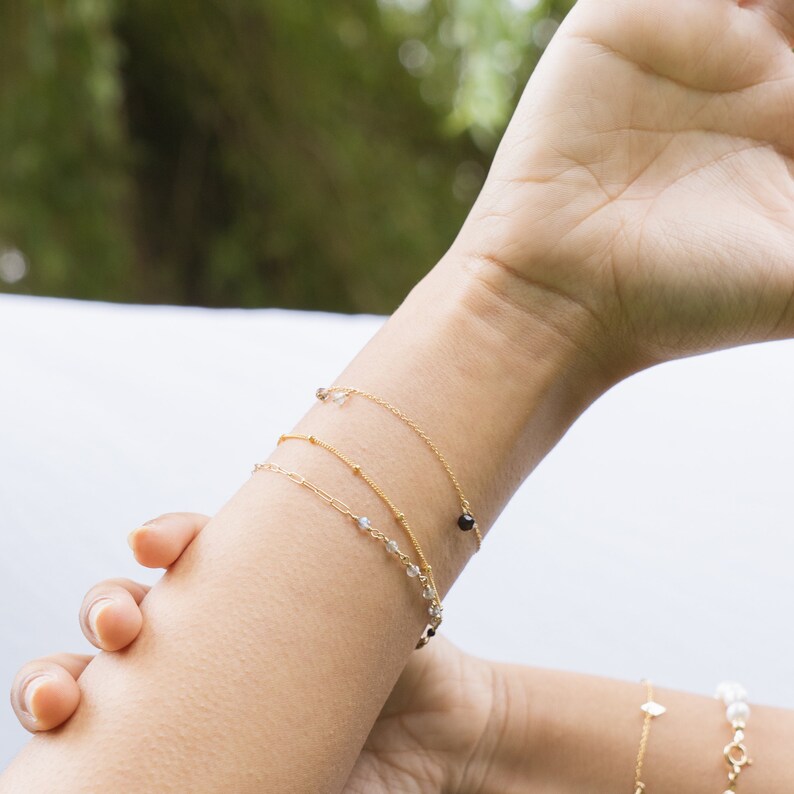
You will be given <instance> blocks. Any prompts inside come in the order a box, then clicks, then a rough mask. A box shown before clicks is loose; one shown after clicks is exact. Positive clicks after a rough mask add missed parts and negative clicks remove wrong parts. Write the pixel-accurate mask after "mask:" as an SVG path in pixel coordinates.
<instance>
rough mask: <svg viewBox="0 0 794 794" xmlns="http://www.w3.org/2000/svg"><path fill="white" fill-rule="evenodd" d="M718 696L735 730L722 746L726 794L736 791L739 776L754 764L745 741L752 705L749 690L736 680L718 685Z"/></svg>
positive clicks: (732, 728)
mask: <svg viewBox="0 0 794 794" xmlns="http://www.w3.org/2000/svg"><path fill="white" fill-rule="evenodd" d="M716 697H717V698H718V699H720V700H722V701H723V703H724V704H725V707H726V708H725V719H726V720H727V721H728V723H730V726H731V730H732V731H733V740H732V741H730V742H729V743H728V744H726V745H725V747H723V748H722V757H723V758H724V759H725V763H726V764H727V765H728V788H727V789H726V790H725V794H731V793H732V792H734V791H736V786H737V784H738V782H739V776H740V775H741V774H742V772H743V771H744V770H745V769H746V768H747V767H748V766H752V764H753V760H752V759H751V758H750V755H749V753H748V751H747V745H746V744H745V743H744V732H745V730H746V728H747V720H748V719H750V706H748V705H747V690H745V688H744V687H743V686H742V685H741V684H739V683H738V682H736V681H723V682H722V683H721V684H720V685H719V686H718V687H717V694H716Z"/></svg>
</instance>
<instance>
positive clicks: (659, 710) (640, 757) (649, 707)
mask: <svg viewBox="0 0 794 794" xmlns="http://www.w3.org/2000/svg"><path fill="white" fill-rule="evenodd" d="M642 683H643V684H644V685H645V691H646V700H645V703H643V704H642V705H641V706H640V709H641V710H642V711H643V712H644V714H645V717H644V719H643V721H642V735H641V736H640V747H639V750H638V751H637V762H636V764H635V765H634V794H644V792H645V783H643V782H642V765H643V763H644V762H645V751H646V750H647V749H648V737H649V736H650V735H651V722H652V721H653V720H654V718H655V717H661V716H662V714H664V713H665V711H667V709H666V708H665V707H664V706H662V705H661V704H660V703H657V702H656V701H655V700H654V699H653V685H652V684H651V682H650V681H643V682H642Z"/></svg>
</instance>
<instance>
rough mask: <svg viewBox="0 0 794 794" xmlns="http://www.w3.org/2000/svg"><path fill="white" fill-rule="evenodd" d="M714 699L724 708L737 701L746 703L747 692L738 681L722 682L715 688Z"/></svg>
mask: <svg viewBox="0 0 794 794" xmlns="http://www.w3.org/2000/svg"><path fill="white" fill-rule="evenodd" d="M714 697H716V698H718V699H719V700H721V701H722V702H723V703H724V704H725V705H726V706H730V705H731V703H736V702H737V701H746V700H747V698H748V694H747V690H746V689H745V688H744V687H743V686H742V685H741V684H740V683H738V681H723V682H722V683H721V684H720V685H719V686H718V687H717V693H716V694H715V696H714Z"/></svg>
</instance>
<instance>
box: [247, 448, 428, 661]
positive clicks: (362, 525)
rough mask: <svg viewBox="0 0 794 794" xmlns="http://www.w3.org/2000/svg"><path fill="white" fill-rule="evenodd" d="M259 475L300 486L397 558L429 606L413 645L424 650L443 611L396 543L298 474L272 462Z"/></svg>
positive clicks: (263, 465) (260, 468)
mask: <svg viewBox="0 0 794 794" xmlns="http://www.w3.org/2000/svg"><path fill="white" fill-rule="evenodd" d="M259 471H273V472H276V473H278V474H282V475H284V476H285V477H287V478H288V479H289V480H291V481H292V482H294V483H295V484H296V485H301V486H303V487H305V488H307V489H308V490H310V491H312V492H313V493H315V494H316V495H317V496H319V497H320V498H321V499H322V500H323V501H324V502H326V503H327V504H328V505H330V506H331V507H333V508H334V509H335V510H337V511H339V512H340V513H342V515H344V516H347V517H348V518H350V519H351V520H352V521H354V522H355V523H356V526H357V527H358V528H359V529H361V530H363V531H364V532H366V533H367V534H368V535H369V536H370V537H372V538H374V539H375V540H378V541H380V542H381V543H382V544H383V545H384V547H385V549H386V551H387V552H388V553H389V554H390V555H394V556H395V557H396V558H397V560H398V562H400V563H401V564H402V565H403V567H404V568H405V572H406V574H407V575H408V577H409V578H411V579H416V580H417V581H418V583H419V584H420V586H421V587H422V593H421V594H422V599H423V601H422V603H423V604H425V603H426V602H427V601H429V602H430V606H429V607H427V612H428V614H429V615H430V620H429V625H428V626H427V628H426V630H425V631H423V632H422V636H421V637H420V639H419V641H418V642H417V644H416V647H417V649H418V648H424V646H425V645H427V643H428V642H429V641H430V638H431V637H433V636H435V634H436V631H437V630H438V627H439V626H440V625H441V622H442V620H443V612H444V607H443V605H442V604H441V600H440V597H439V595H438V591H437V590H436V587H435V585H434V584H433V581H432V579H431V577H430V576H428V575H426V574H424V573H422V570H421V569H420V568H419V566H418V565H416V564H415V563H414V562H413V560H411V558H410V557H409V556H408V555H407V554H405V553H404V552H402V551H400V548H399V546H398V545H397V541H395V540H392V539H390V538H389V537H388V536H387V535H385V534H384V533H383V532H381V531H380V530H379V529H376V528H375V527H374V526H372V522H371V521H370V520H369V518H367V517H366V516H363V515H357V514H356V513H354V512H353V511H352V510H351V509H350V508H349V507H348V506H347V505H346V504H345V503H344V502H343V501H342V500H341V499H337V498H336V497H334V496H331V494H329V493H328V492H327V491H324V490H323V489H322V488H320V487H318V486H317V485H315V484H314V483H312V482H309V480H307V479H306V478H305V477H303V476H302V475H300V474H298V472H295V471H288V470H287V469H284V468H282V467H281V466H279V465H278V464H277V463H273V462H267V463H257V464H256V465H255V466H254V468H253V470H252V472H251V474H252V475H253V474H256V473H257V472H259Z"/></svg>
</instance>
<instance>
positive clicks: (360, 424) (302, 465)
mask: <svg viewBox="0 0 794 794" xmlns="http://www.w3.org/2000/svg"><path fill="white" fill-rule="evenodd" d="M492 277H495V276H492V274H491V273H490V272H489V273H488V274H487V279H489V280H490V279H491V278H492ZM530 297H531V300H530V299H529V297H528V296H522V300H523V299H524V298H526V300H523V303H522V308H520V309H519V308H517V306H516V305H515V304H514V303H512V302H511V301H510V300H508V299H505V298H504V297H501V296H499V294H498V290H497V291H492V289H490V288H487V287H485V286H484V281H483V280H482V279H481V278H474V277H471V276H467V275H465V268H464V267H463V265H462V263H461V262H459V261H457V260H453V259H452V258H449V259H447V260H446V261H445V262H444V263H442V265H441V266H440V267H439V268H437V269H436V270H434V271H433V272H432V273H431V275H430V276H429V277H428V278H426V279H425V280H424V281H423V282H422V283H421V284H420V285H419V286H418V287H417V288H416V289H415V290H414V291H413V292H412V294H411V295H410V296H409V298H408V299H407V300H406V302H405V303H404V304H403V306H402V307H401V308H400V309H399V310H398V312H396V313H395V315H394V316H393V317H392V318H391V319H390V320H389V322H388V323H387V324H386V325H385V327H384V328H383V329H382V330H381V331H380V332H379V333H378V334H377V335H376V337H375V338H374V339H373V340H372V341H371V342H370V343H369V345H368V346H367V347H366V348H365V349H364V350H363V351H362V353H361V354H359V356H357V357H356V359H355V360H354V361H353V362H352V364H351V365H350V367H349V368H348V370H347V371H346V372H345V373H344V374H343V375H342V376H340V378H339V379H338V381H337V382H338V383H340V384H345V385H353V386H357V387H361V388H365V389H367V390H369V391H372V392H374V393H377V394H380V395H383V396H385V397H387V398H388V399H389V400H390V401H391V402H393V403H394V404H396V405H398V406H400V407H401V408H402V409H404V410H405V411H406V413H408V414H409V415H410V416H411V417H412V418H414V419H416V420H417V421H418V422H419V424H420V425H421V426H422V427H423V428H425V429H426V430H428V432H430V434H431V435H432V437H433V439H434V440H435V441H436V442H437V443H438V444H439V446H440V447H441V448H442V449H443V451H444V453H445V454H446V456H447V457H448V459H449V460H450V462H452V464H453V466H454V468H455V471H456V474H457V475H458V477H459V478H460V480H461V482H463V483H465V485H466V490H467V496H468V497H469V499H470V501H471V503H472V506H473V509H474V511H475V512H476V515H477V518H478V520H479V522H480V524H481V526H482V527H483V529H486V528H487V527H488V526H490V524H491V523H492V522H493V520H494V519H495V517H496V516H497V515H498V513H499V511H500V510H501V508H502V507H503V505H504V503H505V502H506V501H507V499H509V497H510V496H511V495H512V493H513V491H514V490H515V488H516V487H517V486H518V485H519V484H520V482H521V480H522V479H523V478H524V476H525V475H526V474H527V473H528V471H529V470H531V468H532V467H533V466H534V465H535V464H536V462H537V461H538V460H539V459H540V458H541V457H542V456H543V455H544V454H545V452H546V451H547V450H548V449H549V448H550V447H551V446H552V445H553V444H554V442H555V441H556V440H557V439H558V438H559V436H560V435H561V434H562V433H564V432H565V430H566V429H567V427H568V426H569V424H570V423H571V422H572V421H573V420H574V419H575V418H576V416H577V415H578V414H579V412H580V411H581V410H582V409H583V408H584V407H585V406H586V405H587V404H588V402H589V401H590V400H592V399H593V398H595V397H596V396H597V395H598V393H599V391H600V390H601V388H602V387H603V385H604V384H602V383H601V382H600V381H599V376H598V374H597V368H594V363H593V360H592V358H591V357H590V355H589V353H588V354H583V353H582V350H583V347H584V344H583V340H584V338H585V337H586V335H587V332H586V331H582V330H581V329H582V328H583V326H580V325H579V320H578V318H576V317H575V316H570V317H569V316H568V315H567V314H566V313H565V312H564V311H561V310H560V309H559V308H557V307H555V306H552V305H551V304H550V303H549V302H548V300H547V298H546V296H544V295H542V294H540V293H538V294H537V296H530ZM552 303H553V301H552ZM527 306H529V307H530V308H532V307H533V306H534V307H535V308H536V311H527V309H526V308H525V307H527ZM580 331H581V333H582V336H581V337H580V336H579V334H580ZM256 365H257V362H252V366H256ZM275 385H276V386H277V382H276V384H275ZM318 385H321V384H318ZM323 385H329V384H323ZM309 398H310V396H308V395H307V402H308V399H309ZM255 425H256V417H252V426H253V427H255ZM296 430H297V431H298V432H305V433H313V434H314V435H316V436H318V437H320V438H323V439H327V440H328V441H330V442H332V443H333V444H334V445H335V446H337V447H339V448H340V449H343V450H344V451H345V452H347V453H348V454H349V455H350V456H351V457H352V458H353V459H355V460H356V461H357V462H359V463H360V464H361V465H362V466H363V467H364V468H365V469H366V471H367V473H368V474H370V475H371V476H372V478H373V479H374V480H375V481H376V482H377V483H379V484H380V485H381V486H383V488H384V489H385V490H386V491H387V493H388V495H389V496H390V497H391V498H392V499H393V501H394V502H395V504H397V505H398V506H399V507H400V508H401V509H404V511H405V513H406V515H408V516H409V518H410V520H411V524H412V526H413V527H414V528H415V529H416V532H417V534H418V535H419V537H420V539H421V541H422V544H423V546H424V549H425V552H426V556H427V558H428V560H429V561H430V562H431V564H432V565H433V570H434V573H435V576H436V581H437V583H438V585H439V587H440V589H441V590H442V592H446V590H447V589H448V588H449V586H450V585H451V583H452V582H453V581H454V579H455V578H456V576H457V575H458V573H459V572H460V570H461V569H462V568H463V566H464V564H465V562H466V560H467V559H468V557H469V556H470V555H471V553H472V552H473V551H474V548H475V545H474V538H473V537H472V535H471V534H470V533H469V534H463V533H461V532H459V531H458V530H457V528H456V527H455V519H456V517H457V515H458V513H459V506H458V505H457V504H456V499H455V494H454V491H453V490H452V488H451V487H450V484H449V482H448V481H446V479H445V475H444V472H443V470H442V469H441V467H440V465H439V463H438V461H437V460H436V459H435V458H434V457H433V456H432V454H430V452H429V451H428V450H426V449H424V448H423V446H422V444H421V442H420V441H419V440H418V439H416V438H415V437H414V436H413V435H412V434H411V432H410V430H408V428H406V427H404V426H402V425H401V424H400V423H399V422H398V421H397V420H396V419H394V418H393V417H390V416H389V415H388V414H386V413H385V412H383V410H382V409H380V408H379V407H378V406H375V405H372V404H369V403H367V402H366V401H363V400H359V401H351V402H350V403H349V404H346V405H345V406H344V408H343V409H338V410H337V407H336V406H325V405H316V406H314V407H313V408H312V409H311V410H310V411H309V413H308V414H307V416H306V417H304V419H302V420H301V422H299V424H298V427H297V428H296ZM270 459H271V460H273V461H275V462H277V463H279V464H280V465H282V466H284V467H285V468H289V469H294V470H296V471H299V472H300V473H301V474H302V475H304V476H306V477H307V478H308V479H309V480H311V481H312V482H315V483H316V484H318V485H319V486H320V487H322V488H324V489H325V490H327V491H328V492H330V493H332V494H333V495H334V496H338V497H339V498H341V499H343V500H344V501H345V502H346V503H347V504H349V505H350V506H351V507H352V508H354V509H357V510H358V511H359V512H361V513H366V514H367V515H369V516H370V517H371V518H372V520H373V524H375V525H376V526H378V527H379V528H382V529H384V531H386V532H387V534H389V535H390V536H392V537H395V538H397V539H398V540H399V541H400V545H401V547H404V548H408V544H407V543H406V542H405V541H404V539H403V538H402V536H401V535H400V529H399V526H398V525H396V524H395V522H394V519H393V518H392V517H391V516H390V514H389V512H388V511H387V510H386V509H385V508H384V506H383V505H382V504H381V503H379V502H378V500H377V499H376V498H375V497H374V495H373V494H372V492H371V491H369V490H368V488H367V486H366V485H365V484H364V483H363V482H362V481H361V480H360V479H358V478H356V477H354V476H352V475H351V473H350V470H349V469H346V467H345V466H344V465H343V464H342V463H341V462H340V461H338V460H335V459H333V458H332V457H331V456H329V455H327V454H326V453H325V452H324V451H323V450H320V449H317V448H314V447H311V446H310V445H303V444H301V443H298V442H290V443H285V444H283V445H281V446H280V447H279V448H278V449H277V450H276V451H275V453H274V454H273V455H272V456H271V458H270ZM366 540H367V539H366V538H363V537H362V536H361V535H360V534H357V533H356V532H355V531H354V530H353V529H351V527H350V525H349V523H348V522H347V521H346V519H345V518H344V517H343V516H341V515H340V514H339V513H337V512H336V511H333V510H331V509H330V508H328V506H327V505H325V504H323V503H322V502H321V501H319V500H318V499H316V498H315V497H314V495H312V494H310V493H308V492H307V491H305V489H301V488H298V486H296V485H294V484H293V483H290V482H289V481H288V480H287V479H286V478H284V477H280V476H278V475H276V474H269V473H261V474H258V475H256V476H255V477H253V478H252V479H251V480H250V481H249V482H248V483H246V485H244V486H243V488H242V489H241V490H240V491H239V492H238V493H237V494H236V495H235V496H234V498H233V499H232V500H231V501H230V502H229V503H228V504H227V505H226V506H225V507H224V508H223V510H222V511H221V512H220V514H219V515H218V516H217V517H216V518H215V519H214V520H213V521H212V522H211V524H210V525H209V526H208V527H207V528H206V529H205V530H204V532H203V533H202V535H201V537H200V538H199V540H198V541H197V542H195V543H194V544H193V546H192V547H191V549H190V550H189V552H188V553H187V555H186V556H185V559H184V560H182V561H180V563H179V564H178V565H177V566H176V567H175V569H174V570H173V571H172V572H169V574H168V575H167V576H166V578H165V579H164V580H163V582H162V584H161V585H159V586H158V587H156V588H155V589H154V590H153V591H152V593H151V594H150V595H149V596H148V597H147V599H146V601H145V602H144V609H145V628H144V631H143V633H142V634H141V636H140V638H139V639H138V641H137V642H136V643H135V645H134V646H133V647H132V649H131V650H130V651H128V652H125V653H124V654H123V655H121V654H120V655H119V656H118V658H114V657H110V656H105V655H101V656H100V657H99V658H98V659H97V661H96V662H94V663H93V664H92V665H90V667H89V668H88V670H87V671H86V673H85V674H84V676H83V678H82V679H81V685H82V687H83V690H84V701H83V704H82V706H81V709H80V710H79V712H78V714H77V715H76V716H75V718H74V719H73V720H72V721H70V723H69V725H68V726H67V727H66V728H65V729H64V730H63V731H61V732H59V734H58V735H54V736H46V737H37V738H36V739H34V741H33V742H31V745H30V746H29V747H28V748H27V750H26V751H25V752H24V753H23V754H22V756H21V757H20V758H19V759H18V760H17V762H16V763H15V764H14V765H13V766H12V769H11V771H10V772H9V773H8V776H7V777H6V778H5V779H4V784H5V787H4V788H3V790H7V791H17V790H37V791H46V790H48V785H50V783H49V781H52V780H55V779H57V781H58V786H57V789H58V791H77V790H84V789H85V788H86V787H88V788H94V789H100V790H111V789H112V790H115V791H125V790H135V791H140V790H152V789H156V790H158V791H168V790H179V791H183V790H202V791H212V790H224V791H228V790H234V791H246V790H263V789H264V790H268V791H276V790H278V791H285V792H287V791H295V792H308V791H311V792H320V791H337V790H339V789H340V787H341V786H342V785H343V783H344V781H345V779H346V777H347V774H348V772H349V770H350V768H351V766H352V763H353V761H354V760H355V758H356V756H357V754H358V752H359V749H360V747H361V745H362V744H363V742H364V739H365V738H366V736H367V733H368V731H369V729H370V727H371V725H372V723H373V722H374V720H375V718H376V716H377V714H378V712H379V710H380V708H381V706H382V704H383V702H384V700H385V698H386V696H387V695H388V693H389V691H390V690H391V689H392V687H393V685H394V682H395V681H396V679H397V677H398V675H399V673H400V672H401V670H402V668H403V666H404V664H405V661H406V659H407V658H408V656H409V654H410V653H411V652H412V650H413V647H414V644H415V642H416V640H417V638H418V636H419V633H420V632H421V629H422V627H423V625H424V622H425V621H426V618H427V615H426V612H425V611H424V610H423V609H422V608H421V607H422V605H421V603H417V601H418V599H417V597H416V591H415V588H413V587H411V586H410V582H407V581H406V577H405V574H404V573H403V572H402V571H401V570H400V568H399V567H398V566H395V565H390V564H389V563H390V560H389V559H387V558H385V555H384V554H383V552H382V550H381V549H378V548H376V544H374V543H372V542H365V541H366ZM420 652H421V651H420Z"/></svg>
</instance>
